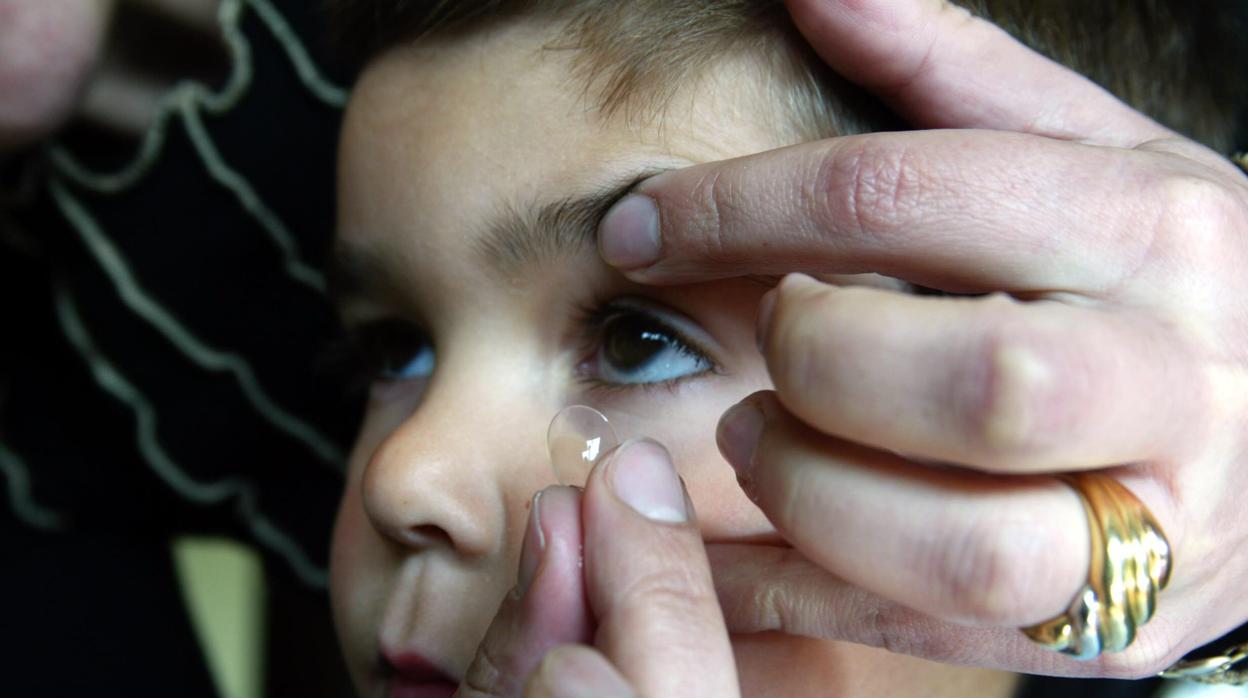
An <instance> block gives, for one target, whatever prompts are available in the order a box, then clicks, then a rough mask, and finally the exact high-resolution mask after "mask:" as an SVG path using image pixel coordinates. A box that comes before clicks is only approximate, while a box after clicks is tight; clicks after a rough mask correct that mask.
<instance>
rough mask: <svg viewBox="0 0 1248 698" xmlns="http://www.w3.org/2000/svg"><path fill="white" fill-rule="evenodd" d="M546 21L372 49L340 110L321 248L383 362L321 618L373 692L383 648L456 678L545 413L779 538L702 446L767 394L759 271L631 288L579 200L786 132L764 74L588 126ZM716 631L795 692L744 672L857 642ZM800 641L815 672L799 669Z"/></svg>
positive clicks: (484, 618)
mask: <svg viewBox="0 0 1248 698" xmlns="http://www.w3.org/2000/svg"><path fill="white" fill-rule="evenodd" d="M543 38H544V37H542V36H541V35H540V34H538V33H537V32H536V30H534V29H531V28H529V29H526V28H523V27H518V28H512V29H509V30H507V31H506V32H504V33H501V34H491V35H488V36H480V37H477V38H471V39H464V40H458V41H455V42H450V43H445V44H440V45H438V46H436V47H433V46H425V47H423V48H416V49H404V50H402V51H397V52H392V53H390V54H388V55H387V56H385V57H383V58H382V59H381V60H379V61H377V62H376V63H374V65H372V66H371V68H370V69H369V70H368V71H367V72H366V74H365V76H364V77H363V79H362V80H361V81H360V83H359V85H358V87H357V88H356V91H355V94H354V97H353V99H352V105H351V109H350V111H349V114H348V117H347V122H346V126H345V130H344V134H343V145H342V151H341V163H340V167H341V170H340V201H339V203H340V225H339V246H340V248H341V249H340V251H341V252H343V254H341V255H340V258H341V259H342V260H344V261H345V262H346V264H345V267H346V268H347V270H348V271H349V272H351V273H350V274H348V276H352V277H354V279H353V281H354V282H353V283H349V284H347V285H346V286H345V287H344V288H345V292H344V294H343V297H342V298H341V306H342V309H343V313H344V316H345V318H346V321H347V323H348V324H349V325H350V326H352V327H353V328H355V329H356V330H357V331H359V332H360V333H361V334H362V336H363V337H364V338H365V344H366V345H373V346H375V347H376V351H377V353H378V355H379V363H380V364H381V365H383V366H384V367H387V368H388V370H387V371H385V372H384V375H383V376H382V377H383V378H387V379H386V380H382V381H379V382H377V383H375V384H374V386H373V388H372V393H371V399H370V402H369V407H368V412H367V416H366V418H365V421H364V424H363V426H362V427H361V430H360V433H359V437H358V441H357V443H356V445H355V449H354V451H353V453H352V456H351V466H350V476H349V480H348V485H347V490H346V494H345V496H344V498H343V501H342V506H341V509H340V511H339V516H338V522H337V528H336V531H335V535H334V547H333V568H332V572H333V575H332V588H333V601H334V611H335V615H336V619H337V624H338V628H339V632H340V634H341V636H342V643H343V646H344V648H345V651H346V653H347V659H348V662H349V664H350V667H351V670H352V672H353V674H354V677H355V680H356V683H357V686H358V688H359V689H360V691H361V693H362V694H365V695H371V696H376V695H378V694H379V693H380V692H381V691H382V690H383V683H382V682H381V681H380V680H379V679H378V678H377V671H376V668H377V666H378V658H379V656H380V655H382V654H383V653H384V654H387V655H389V656H395V655H402V654H419V655H421V656H423V657H425V658H427V659H428V660H430V661H432V662H433V663H434V664H435V665H437V666H440V667H442V668H444V669H445V670H447V671H449V672H450V673H452V674H455V675H458V676H462V675H463V672H464V670H465V669H466V667H467V665H468V664H469V662H470V661H471V659H472V657H473V654H474V652H475V649H476V646H477V644H478V642H479V641H480V640H481V638H482V636H483V634H484V632H485V629H486V627H487V625H488V624H489V622H490V620H491V619H492V617H493V615H494V612H495V610H496V609H497V607H498V604H499V602H500V600H501V599H502V597H503V596H504V594H505V593H506V592H507V590H508V589H509V588H510V587H511V586H512V585H513V584H514V583H515V574H516V566H517V558H518V555H519V550H520V543H521V536H522V534H523V532H524V528H525V523H526V517H527V513H528V506H529V502H530V497H531V496H532V495H533V493H534V492H535V491H536V490H538V489H541V488H543V487H545V486H547V485H551V484H554V482H555V478H554V475H553V473H552V471H551V467H550V465H549V462H548V460H547V456H546V448H545V433H546V428H547V425H548V423H549V421H550V419H551V417H552V416H553V415H554V414H555V413H556V411H558V410H559V409H560V408H561V407H563V406H565V405H569V404H576V403H584V404H588V405H592V406H594V407H596V408H598V409H599V410H601V411H602V412H604V413H605V414H606V415H607V416H608V417H609V418H610V419H611V421H612V423H613V425H614V427H615V429H616V431H617V432H618V433H619V435H620V436H621V438H629V437H633V436H642V435H644V436H650V437H654V438H656V439H658V440H660V441H662V442H663V443H664V444H666V445H667V446H668V447H669V448H670V449H671V451H672V455H673V457H674V459H675V462H676V464H677V467H678V469H679V470H680V472H681V474H682V475H683V477H684V479H685V481H686V483H687V484H688V488H689V493H690V496H691V497H692V499H693V502H694V505H695V507H696V509H697V512H698V517H699V520H700V522H701V526H702V529H703V533H704V536H705V537H706V539H707V540H708V541H734V540H736V541H745V540H749V541H763V540H775V537H774V534H773V532H772V529H771V527H770V526H769V525H768V523H767V521H766V519H765V518H764V517H763V516H762V515H761V514H760V513H759V512H758V510H757V509H756V508H755V507H754V506H753V505H751V504H750V502H749V501H748V500H747V499H746V498H745V496H744V495H743V494H742V493H741V491H740V489H739V488H738V486H737V484H736V481H735V477H734V474H733V471H732V469H731V468H730V467H729V466H728V465H727V464H726V463H725V462H724V461H723V459H722V458H721V456H720V455H719V452H718V450H717V448H716V446H715V440H714V431H715V423H716V420H717V419H718V417H719V415H720V414H721V413H722V412H723V411H724V410H725V409H726V408H727V407H729V406H730V405H732V404H733V403H734V402H736V401H737V400H739V399H741V398H742V397H744V396H745V395H747V394H749V393H750V392H753V391H755V390H758V389H760V388H765V387H767V386H768V380H767V376H766V371H765V369H764V366H763V362H762V358H761V357H760V355H759V354H758V352H757V350H756V349H755V345H754V337H753V320H754V315H755V310H756V307H757V302H758V299H759V298H760V296H761V295H762V294H763V293H764V292H765V291H766V290H767V288H766V286H765V285H763V284H762V283H760V282H758V281H753V280H742V279H738V280H730V281H723V282H717V283H711V284H703V285H698V286H686V287H677V288H650V287H642V286H637V285H635V284H631V283H629V282H627V281H626V280H625V279H623V277H621V276H620V275H619V274H617V273H615V272H613V271H612V270H611V269H610V268H608V267H606V266H605V265H603V264H602V263H601V262H600V261H599V258H598V255H597V252H596V250H595V247H594V238H593V231H594V223H595V220H594V216H593V215H592V214H593V213H594V212H601V206H598V207H597V208H595V207H594V206H588V207H586V206H581V207H578V206H576V204H575V202H576V201H577V200H579V199H582V198H584V197H590V198H593V199H595V201H594V204H595V206H596V205H597V204H598V203H601V202H600V201H598V199H602V200H603V201H609V197H610V196H611V194H610V192H614V191H616V190H622V189H623V188H627V187H628V186H629V184H631V183H632V182H634V181H635V180H636V179H637V178H638V177H639V176H641V175H643V174H645V173H648V172H653V171H655V170H658V169H664V168H675V167H680V166H683V165H687V164H691V163H697V162H703V161H709V160H719V159H723V158H728V157H732V156H737V155H743V154H747V153H753V152H757V151H761V150H765V149H769V148H773V147H777V146H779V145H783V144H784V141H785V140H787V139H786V138H785V137H783V136H781V135H779V134H777V132H776V127H775V123H776V121H777V119H776V114H775V109H774V108H769V107H768V102H767V100H768V96H767V91H766V90H765V89H763V87H762V83H761V82H760V81H759V80H758V79H757V77H749V76H747V75H746V73H745V72H744V71H743V70H741V69H736V68H733V67H732V66H725V67H723V69H722V70H717V72H715V73H713V74H711V75H709V76H707V78H706V79H705V80H704V81H702V82H701V83H700V84H699V86H698V87H697V88H694V89H690V90H687V91H685V92H683V93H681V94H679V95H677V97H676V98H675V99H673V100H672V103H671V106H670V109H669V110H668V111H667V112H666V113H665V115H664V118H663V119H662V120H661V124H657V123H655V124H651V123H629V122H628V121H627V120H626V119H624V118H615V119H606V118H605V117H603V116H602V115H601V114H600V113H598V111H597V110H596V109H594V108H592V107H591V106H590V105H589V104H588V103H587V102H586V101H585V100H584V98H583V97H584V91H583V90H582V89H581V82H580V81H579V79H576V78H573V76H572V75H571V74H570V72H569V68H568V65H569V64H568V62H567V61H568V57H567V55H566V53H564V52H560V51H558V50H546V51H543V50H540V47H541V46H542V43H543ZM604 192H605V193H607V194H606V196H607V197H608V198H606V199H603V198H602V197H603V195H604ZM561 205H562V206H564V207H565V208H568V207H569V205H570V210H567V211H563V212H559V211H556V210H555V208H554V207H558V206H561ZM586 211H588V212H590V214H591V215H577V214H578V212H580V213H582V214H584V212H586ZM396 323H397V324H398V326H404V325H406V326H409V327H413V328H420V331H421V332H423V333H424V334H425V335H426V336H427V337H428V338H429V341H430V343H431V345H432V354H433V357H434V361H433V364H435V365H436V368H434V369H433V370H432V373H431V375H428V377H425V374H428V373H429V370H428V369H429V366H430V363H429V359H430V358H431V357H430V351H429V350H428V349H422V347H421V342H420V340H419V338H413V335H412V333H411V332H404V331H402V330H396V329H395V327H396ZM387 328H388V329H387ZM795 643H806V645H805V646H803V647H800V648H799V647H796V646H795ZM736 647H737V652H738V661H739V663H740V665H741V673H742V676H743V679H744V680H745V682H746V683H747V687H749V686H750V685H753V686H755V687H763V686H766V687H771V688H774V689H775V690H776V692H777V693H781V694H783V693H788V694H790V695H791V694H792V693H791V692H792V690H794V689H795V688H797V687H794V686H788V687H782V686H780V685H779V684H777V683H774V682H775V681H777V677H775V676H770V675H769V672H767V671H765V669H762V668H760V667H766V666H774V667H776V669H777V671H779V673H782V674H783V675H784V676H785V677H786V678H802V680H803V681H809V682H812V684H813V682H815V681H816V680H820V681H822V680H824V679H820V677H819V676H818V675H817V674H826V673H834V674H843V671H842V670H843V668H844V662H845V661H848V660H845V656H844V655H843V653H845V652H850V653H856V652H864V651H865V650H846V649H844V648H840V649H835V648H833V646H831V645H829V644H827V643H812V642H811V641H801V640H793V639H781V638H779V637H756V638H750V639H741V640H740V641H739V642H738V643H737V645H736ZM838 652H840V653H842V654H841V655H838ZM816 655H817V659H818V660H819V661H818V664H819V666H821V667H822V668H821V669H820V670H818V671H817V672H816V674H806V675H802V674H800V673H796V672H794V671H793V669H794V663H795V662H796V660H797V658H798V657H805V656H810V657H816ZM777 656H778V659H779V661H777V662H775V663H772V662H770V661H768V658H769V657H777ZM834 656H841V661H837V660H836V659H835V658H834ZM852 663H853V664H854V665H856V666H858V667H859V668H865V667H867V666H869V665H870V664H871V663H873V660H869V661H867V662H866V663H865V664H864V662H863V657H861V656H857V657H856V658H855V659H854V660H853V662H852ZM838 664H840V665H841V666H840V667H839V668H838V666H837V665H838ZM803 677H804V678H803ZM842 679H843V676H842ZM815 685H820V686H821V687H822V688H823V689H824V690H827V686H828V684H826V683H825V684H815ZM754 692H757V691H754Z"/></svg>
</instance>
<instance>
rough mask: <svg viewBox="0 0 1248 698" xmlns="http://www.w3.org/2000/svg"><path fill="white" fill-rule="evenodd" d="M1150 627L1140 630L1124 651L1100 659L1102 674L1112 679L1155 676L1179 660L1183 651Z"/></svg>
mask: <svg viewBox="0 0 1248 698" xmlns="http://www.w3.org/2000/svg"><path fill="white" fill-rule="evenodd" d="M1155 630H1156V628H1153V627H1150V628H1148V629H1147V630H1141V631H1140V633H1139V634H1138V635H1137V636H1136V639H1135V642H1133V643H1132V644H1131V647H1129V648H1128V649H1127V650H1126V651H1125V652H1122V653H1120V654H1114V655H1107V656H1103V657H1102V658H1101V662H1102V670H1103V672H1102V673H1103V674H1104V675H1105V676H1106V677H1107V678H1115V679H1144V678H1148V677H1151V676H1156V675H1157V674H1159V673H1161V672H1162V671H1164V670H1165V669H1167V668H1168V667H1170V666H1171V665H1172V664H1174V663H1175V662H1177V661H1178V660H1179V659H1181V658H1182V656H1183V652H1181V651H1179V650H1177V649H1176V648H1175V647H1172V646H1171V645H1170V643H1169V642H1167V641H1166V634H1165V633H1163V632H1154V631H1155Z"/></svg>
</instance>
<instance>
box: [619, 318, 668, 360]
mask: <svg viewBox="0 0 1248 698" xmlns="http://www.w3.org/2000/svg"><path fill="white" fill-rule="evenodd" d="M655 330H656V328H655V326H654V323H652V322H650V321H648V320H647V319H646V318H643V317H640V316H637V315H624V316H621V317H618V318H615V319H614V320H611V321H610V322H608V323H607V326H606V335H607V339H606V342H605V347H604V349H605V353H606V357H607V360H608V361H610V362H611V364H612V365H614V366H617V367H619V368H622V369H626V370H628V369H637V368H641V367H642V366H645V365H646V364H648V363H650V361H652V360H653V359H654V357H655V356H657V355H658V354H659V352H661V351H663V350H664V349H666V348H667V345H668V339H667V337H666V336H665V335H664V334H662V333H661V332H656V331H655Z"/></svg>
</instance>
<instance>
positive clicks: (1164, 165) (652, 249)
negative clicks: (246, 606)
mask: <svg viewBox="0 0 1248 698" xmlns="http://www.w3.org/2000/svg"><path fill="white" fill-rule="evenodd" d="M1207 172H1208V171H1207V170H1200V171H1197V166H1196V165H1193V164H1188V163H1187V162H1186V161H1185V160H1183V159H1181V158H1178V157H1175V156H1172V155H1167V154H1162V153H1154V152H1137V151H1123V150H1117V149H1112V148H1103V147H1098V146H1086V145H1080V144H1076V143H1068V142H1064V141H1055V140H1052V139H1049V138H1043V137H1039V136H1032V135H1028V134H1018V133H1008V132H982V131H955V130H945V131H915V132H906V133H872V134H863V135H858V136H849V137H845V138H833V139H828V140H824V141H818V142H815V143H807V144H801V145H796V146H791V147H788V148H782V149H779V150H773V151H768V152H765V153H759V154H755V155H749V156H745V157H741V158H736V159H733V160H727V161H723V162H716V163H706V164H702V165H695V166H692V167H688V168H685V169H681V170H674V171H671V172H665V173H663V174H660V175H657V176H655V177H652V178H650V179H648V180H646V181H645V182H643V183H642V184H641V185H639V187H638V188H637V190H636V192H635V193H634V194H631V195H629V196H627V197H625V198H624V199H622V200H621V201H620V202H619V203H617V204H616V205H615V206H614V207H612V209H611V210H610V211H609V212H608V213H607V215H606V216H605V217H604V219H603V222H602V225H601V226H600V229H599V249H600V252H601V253H602V257H603V259H604V260H606V261H607V262H608V263H609V264H611V265H613V266H615V267H617V268H619V269H621V270H622V271H624V272H626V273H627V274H628V276H629V277H630V278H632V279H634V280H636V281H641V282H644V283H659V284H671V283H689V282H694V281H700V280H706V279H714V278H723V277H728V276H739V275H742V274H777V273H784V272H790V271H804V272H829V273H858V272H864V271H874V272H879V273H882V274H886V275H889V276H894V277H898V278H902V279H905V280H907V281H911V282H914V283H918V284H921V285H924V286H932V287H935V288H941V289H944V290H956V291H975V290H988V289H995V290H1011V291H1027V290H1059V289H1060V290H1067V291H1073V292H1096V291H1097V290H1100V289H1103V288H1107V287H1111V286H1113V285H1115V284H1116V283H1118V282H1120V281H1121V280H1122V279H1123V277H1124V276H1126V275H1128V274H1130V273H1132V272H1134V271H1136V270H1137V269H1138V268H1139V265H1140V263H1141V261H1142V260H1143V259H1145V257H1146V255H1147V254H1149V250H1150V248H1149V243H1150V241H1151V240H1152V237H1151V235H1152V233H1153V232H1154V231H1152V230H1151V229H1148V228H1145V229H1143V230H1141V226H1142V225H1143V226H1149V225H1153V226H1156V225H1157V224H1158V221H1159V220H1161V218H1160V216H1161V214H1162V213H1164V208H1162V207H1164V206H1165V205H1167V204H1173V205H1175V206H1177V205H1178V204H1179V201H1178V199H1179V197H1181V196H1183V195H1184V193H1185V192H1186V193H1187V194H1188V195H1189V196H1190V194H1191V191H1192V190H1193V189H1194V188H1195V186H1194V185H1196V184H1199V183H1200V176H1201V175H1202V174H1207ZM1105 201H1115V202H1117V203H1116V204H1115V205H1114V206H1112V207H1106V206H1105V205H1104V202H1105Z"/></svg>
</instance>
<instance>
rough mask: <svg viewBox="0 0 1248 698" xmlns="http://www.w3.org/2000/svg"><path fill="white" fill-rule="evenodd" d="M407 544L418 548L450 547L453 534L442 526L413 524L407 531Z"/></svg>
mask: <svg viewBox="0 0 1248 698" xmlns="http://www.w3.org/2000/svg"><path fill="white" fill-rule="evenodd" d="M405 534H406V536H407V544H408V545H411V546H414V547H418V548H436V547H450V546H451V545H452V541H451V536H450V534H449V533H447V532H446V530H445V529H443V528H442V527H441V526H434V525H432V524H426V525H423V526H411V527H409V528H408V529H407V530H406V531H405Z"/></svg>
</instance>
